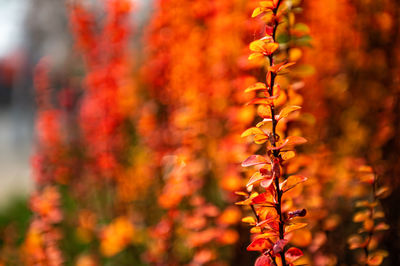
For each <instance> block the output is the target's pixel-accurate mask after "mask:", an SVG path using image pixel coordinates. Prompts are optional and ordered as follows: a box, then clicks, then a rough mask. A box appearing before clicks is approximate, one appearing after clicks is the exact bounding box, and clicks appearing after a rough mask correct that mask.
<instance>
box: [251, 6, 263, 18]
mask: <svg viewBox="0 0 400 266" xmlns="http://www.w3.org/2000/svg"><path fill="white" fill-rule="evenodd" d="M262 13H264V9H262V8H261V7H256V8H255V9H254V11H253V14H251V17H252V18H255V17H257V16H258V15H260V14H262Z"/></svg>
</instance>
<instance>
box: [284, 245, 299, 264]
mask: <svg viewBox="0 0 400 266" xmlns="http://www.w3.org/2000/svg"><path fill="white" fill-rule="evenodd" d="M301 256H303V251H301V250H300V249H298V248H295V247H292V248H289V249H288V250H287V251H286V253H285V258H286V261H287V262H288V263H292V262H294V261H296V260H298V259H299V258H300V257H301Z"/></svg>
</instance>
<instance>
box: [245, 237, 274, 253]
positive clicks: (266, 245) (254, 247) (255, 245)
mask: <svg viewBox="0 0 400 266" xmlns="http://www.w3.org/2000/svg"><path fill="white" fill-rule="evenodd" d="M270 248H272V244H271V242H270V241H269V240H268V239H265V238H259V239H256V240H254V241H253V242H252V243H251V244H250V245H249V246H248V247H247V250H248V251H262V250H267V249H270Z"/></svg>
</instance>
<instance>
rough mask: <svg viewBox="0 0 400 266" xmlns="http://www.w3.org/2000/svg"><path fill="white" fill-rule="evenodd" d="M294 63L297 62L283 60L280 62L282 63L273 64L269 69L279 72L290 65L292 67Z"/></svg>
mask: <svg viewBox="0 0 400 266" xmlns="http://www.w3.org/2000/svg"><path fill="white" fill-rule="evenodd" d="M294 64H295V62H290V63H285V62H282V63H280V64H277V65H274V66H271V67H270V68H269V71H271V72H274V73H276V74H278V73H279V72H280V71H282V70H284V69H286V68H288V67H290V66H293V65H294Z"/></svg>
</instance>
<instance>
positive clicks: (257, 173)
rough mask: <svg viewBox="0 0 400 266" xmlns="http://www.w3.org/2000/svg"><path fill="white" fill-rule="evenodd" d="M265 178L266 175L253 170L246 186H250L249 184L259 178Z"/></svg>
mask: <svg viewBox="0 0 400 266" xmlns="http://www.w3.org/2000/svg"><path fill="white" fill-rule="evenodd" d="M265 178H266V176H265V175H262V174H261V173H260V172H255V173H254V174H253V175H252V176H251V178H250V180H249V182H248V183H247V185H246V186H247V187H248V186H251V185H253V184H254V183H256V182H258V181H260V180H263V179H265Z"/></svg>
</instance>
